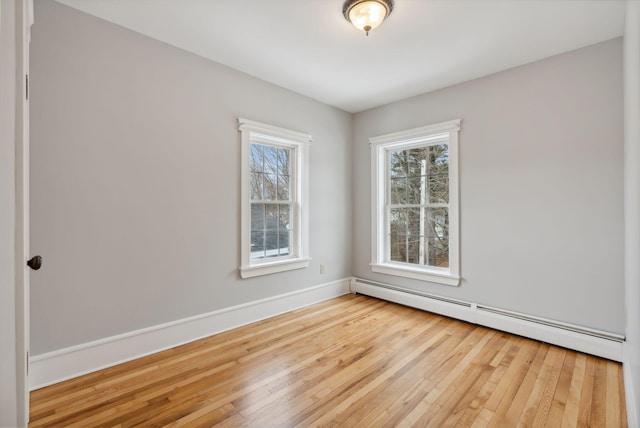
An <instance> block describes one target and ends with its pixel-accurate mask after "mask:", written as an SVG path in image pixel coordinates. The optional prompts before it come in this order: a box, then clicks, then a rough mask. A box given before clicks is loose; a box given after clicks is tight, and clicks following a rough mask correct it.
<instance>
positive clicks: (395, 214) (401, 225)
mask: <svg viewBox="0 0 640 428" xmlns="http://www.w3.org/2000/svg"><path fill="white" fill-rule="evenodd" d="M389 211H390V212H389V232H390V233H391V234H392V235H398V234H402V235H406V234H407V209H406V208H392V209H391V210H389Z"/></svg>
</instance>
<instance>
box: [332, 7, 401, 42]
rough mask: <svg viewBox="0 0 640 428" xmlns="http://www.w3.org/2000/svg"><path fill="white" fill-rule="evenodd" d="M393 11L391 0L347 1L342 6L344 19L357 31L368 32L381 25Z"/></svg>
mask: <svg viewBox="0 0 640 428" xmlns="http://www.w3.org/2000/svg"><path fill="white" fill-rule="evenodd" d="M392 10H393V0H347V1H345V2H344V6H342V14H343V15H344V17H345V19H346V20H347V21H349V22H351V23H352V24H353V26H354V27H356V28H357V29H358V30H362V31H364V32H365V33H366V35H367V36H368V35H369V31H371V30H373V29H374V28H376V27H377V26H378V25H380V24H382V21H384V19H385V18H386V17H387V16H389V14H390V13H391V11H392Z"/></svg>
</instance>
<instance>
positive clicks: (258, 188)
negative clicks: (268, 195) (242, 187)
mask: <svg viewBox="0 0 640 428" xmlns="http://www.w3.org/2000/svg"><path fill="white" fill-rule="evenodd" d="M262 175H263V174H261V173H256V172H252V173H251V176H250V178H249V180H250V183H249V185H250V193H251V200H253V201H259V200H262Z"/></svg>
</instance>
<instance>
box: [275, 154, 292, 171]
mask: <svg viewBox="0 0 640 428" xmlns="http://www.w3.org/2000/svg"><path fill="white" fill-rule="evenodd" d="M277 150H278V171H277V172H278V174H279V175H289V174H290V172H289V158H290V153H291V150H289V149H277Z"/></svg>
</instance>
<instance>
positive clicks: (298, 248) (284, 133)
mask: <svg viewBox="0 0 640 428" xmlns="http://www.w3.org/2000/svg"><path fill="white" fill-rule="evenodd" d="M238 130H239V131H240V133H241V139H240V140H241V145H242V149H241V159H242V166H241V168H240V170H241V179H240V187H241V189H240V196H241V204H240V205H241V207H240V209H241V212H240V221H241V226H240V239H241V245H240V249H241V253H242V254H241V257H240V268H239V270H240V276H241V277H242V278H251V277H255V276H260V275H268V274H272V273H277V272H284V271H289V270H293V269H302V268H306V267H308V266H309V261H310V260H311V259H310V258H309V199H308V193H309V192H308V186H309V184H308V181H309V147H310V146H311V141H312V137H311V135H308V134H304V133H301V132H296V131H291V130H288V129H284V128H279V127H276V126H271V125H266V124H264V123H259V122H255V121H252V120H247V119H243V118H238ZM252 142H256V143H258V144H267V145H271V146H276V147H284V148H287V149H290V150H291V154H292V175H291V177H292V182H293V185H292V188H291V190H290V195H291V202H292V204H291V207H292V214H291V218H292V235H291V251H290V255H288V256H281V257H277V258H273V259H271V258H269V259H263V260H251V193H250V188H251V171H250V152H251V143H252Z"/></svg>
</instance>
